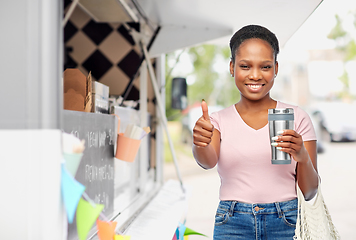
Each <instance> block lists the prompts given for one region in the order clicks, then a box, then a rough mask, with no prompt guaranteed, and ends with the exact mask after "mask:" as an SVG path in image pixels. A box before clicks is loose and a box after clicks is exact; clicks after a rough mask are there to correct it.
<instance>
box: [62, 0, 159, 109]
mask: <svg viewBox="0 0 356 240" xmlns="http://www.w3.org/2000/svg"><path fill="white" fill-rule="evenodd" d="M70 4H71V1H65V2H64V7H65V12H66V11H67V10H68V9H69V6H70ZM130 25H131V26H132V27H135V28H136V29H137V28H138V27H139V26H138V25H137V24H130ZM64 44H65V56H64V59H65V63H64V69H66V68H78V69H80V70H81V71H82V72H83V73H84V74H86V75H87V74H88V73H89V72H90V71H91V73H92V77H93V79H94V80H97V81H99V82H101V83H103V84H105V85H107V86H109V87H110V95H122V94H123V92H124V90H125V88H126V86H127V84H128V83H129V81H130V79H131V78H132V77H134V75H135V73H136V72H137V70H138V69H139V67H140V64H141V51H140V49H139V48H138V47H137V46H136V45H135V42H134V40H133V39H132V37H131V36H130V34H129V33H128V32H127V30H126V28H125V27H124V26H122V25H121V24H114V23H97V22H95V21H94V20H93V19H91V17H90V16H89V15H88V14H87V13H86V12H84V11H83V10H82V9H81V8H80V6H77V7H76V8H75V10H74V12H73V14H72V15H71V17H70V19H69V20H68V22H67V24H66V26H65V28H64ZM149 85H150V84H149ZM150 92H151V93H150ZM153 97H154V96H153V92H152V91H149V97H148V98H149V100H148V101H149V102H150V101H152V100H153ZM127 99H128V100H137V99H139V81H138V80H135V83H134V86H133V88H132V90H131V92H130V95H129V96H128V98H127Z"/></svg>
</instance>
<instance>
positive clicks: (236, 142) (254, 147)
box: [210, 102, 316, 203]
mask: <svg viewBox="0 0 356 240" xmlns="http://www.w3.org/2000/svg"><path fill="white" fill-rule="evenodd" d="M276 108H293V109H294V129H295V130H296V132H297V133H299V134H301V135H302V137H303V141H311V140H316V135H315V131H314V128H313V125H312V122H311V120H310V117H309V116H308V114H307V113H306V112H305V111H303V110H302V109H300V108H299V107H297V106H293V105H289V104H286V103H282V102H277V107H276ZM210 119H211V123H212V124H213V125H214V127H215V129H217V130H218V131H219V132H220V137H221V142H220V156H219V160H218V164H217V170H218V173H219V176H220V180H221V186H220V200H235V201H240V202H246V203H272V202H282V201H288V200H291V199H294V198H296V197H297V194H296V188H295V175H296V162H295V161H294V160H292V163H291V164H286V165H275V164H272V163H271V144H270V140H269V129H268V124H267V125H266V126H264V127H263V128H261V129H258V130H255V129H253V128H251V127H250V126H248V125H247V124H246V123H245V122H244V121H243V119H242V118H241V116H240V115H239V113H238V111H237V110H236V108H235V106H234V105H232V106H230V107H228V108H226V109H223V110H221V111H218V112H215V113H212V114H211V115H210Z"/></svg>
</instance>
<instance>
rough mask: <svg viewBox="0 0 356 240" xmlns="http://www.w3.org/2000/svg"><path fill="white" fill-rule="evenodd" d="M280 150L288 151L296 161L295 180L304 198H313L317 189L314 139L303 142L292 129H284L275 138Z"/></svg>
mask: <svg viewBox="0 0 356 240" xmlns="http://www.w3.org/2000/svg"><path fill="white" fill-rule="evenodd" d="M276 143H277V145H276V147H279V148H280V151H283V152H286V153H289V154H290V155H291V156H292V157H293V159H294V160H295V161H297V181H298V185H299V188H300V190H301V191H302V192H303V195H304V197H305V199H306V200H309V199H311V198H313V197H314V196H315V194H316V192H317V190H318V171H317V150H316V141H306V142H303V139H302V136H301V135H300V134H298V133H297V132H295V131H294V130H284V131H283V134H281V136H278V139H277V140H276Z"/></svg>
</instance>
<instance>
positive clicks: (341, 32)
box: [328, 10, 356, 97]
mask: <svg viewBox="0 0 356 240" xmlns="http://www.w3.org/2000/svg"><path fill="white" fill-rule="evenodd" d="M349 16H350V17H351V18H349V19H352V20H353V29H352V30H351V31H350V30H349V31H346V30H345V29H344V23H345V22H346V20H345V19H347V18H346V17H345V18H341V17H340V16H339V15H335V19H336V24H335V26H334V27H333V28H332V29H331V31H330V33H329V35H328V38H329V39H333V40H334V41H335V42H336V45H337V49H338V50H339V51H341V52H342V53H343V54H344V73H343V74H342V76H340V78H339V80H340V81H341V82H342V84H343V85H344V91H343V92H342V93H341V97H350V80H349V76H348V73H347V71H346V70H345V64H346V63H347V62H348V61H352V60H356V39H355V38H356V35H355V34H352V32H353V33H355V32H356V10H354V11H350V12H349Z"/></svg>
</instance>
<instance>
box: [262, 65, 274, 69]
mask: <svg viewBox="0 0 356 240" xmlns="http://www.w3.org/2000/svg"><path fill="white" fill-rule="evenodd" d="M262 68H263V69H270V68H272V66H264V67H262Z"/></svg>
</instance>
